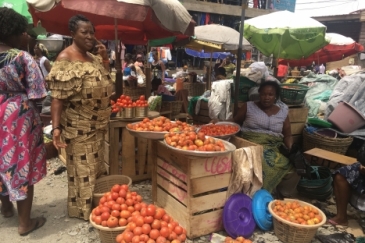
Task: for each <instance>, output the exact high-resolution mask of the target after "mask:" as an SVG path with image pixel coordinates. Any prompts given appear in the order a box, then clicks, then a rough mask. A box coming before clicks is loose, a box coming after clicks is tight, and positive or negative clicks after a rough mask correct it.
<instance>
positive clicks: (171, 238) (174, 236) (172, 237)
mask: <svg viewBox="0 0 365 243" xmlns="http://www.w3.org/2000/svg"><path fill="white" fill-rule="evenodd" d="M175 239H177V234H176V233H175V232H174V231H172V232H171V233H170V235H169V240H175Z"/></svg>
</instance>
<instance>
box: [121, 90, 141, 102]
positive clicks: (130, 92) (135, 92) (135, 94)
mask: <svg viewBox="0 0 365 243" xmlns="http://www.w3.org/2000/svg"><path fill="white" fill-rule="evenodd" d="M123 94H124V95H128V96H130V97H131V99H132V100H133V101H134V100H138V99H139V97H140V96H141V95H145V94H146V87H135V88H131V87H123Z"/></svg>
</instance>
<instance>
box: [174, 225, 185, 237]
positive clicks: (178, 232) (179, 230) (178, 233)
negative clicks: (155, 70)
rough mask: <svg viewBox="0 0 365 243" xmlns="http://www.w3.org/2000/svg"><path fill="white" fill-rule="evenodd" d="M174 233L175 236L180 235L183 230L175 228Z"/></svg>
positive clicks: (179, 227)
mask: <svg viewBox="0 0 365 243" xmlns="http://www.w3.org/2000/svg"><path fill="white" fill-rule="evenodd" d="M174 232H175V233H176V234H177V235H181V234H182V233H183V228H182V227H181V226H179V225H178V226H176V227H175V229H174Z"/></svg>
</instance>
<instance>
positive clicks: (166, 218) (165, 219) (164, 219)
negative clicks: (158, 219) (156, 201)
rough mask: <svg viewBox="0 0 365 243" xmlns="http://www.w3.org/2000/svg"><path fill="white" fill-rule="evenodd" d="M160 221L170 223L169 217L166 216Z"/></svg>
mask: <svg viewBox="0 0 365 243" xmlns="http://www.w3.org/2000/svg"><path fill="white" fill-rule="evenodd" d="M162 220H163V221H165V222H167V223H168V222H170V216H169V215H168V214H164V215H163V216H162Z"/></svg>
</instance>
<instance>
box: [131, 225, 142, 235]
mask: <svg viewBox="0 0 365 243" xmlns="http://www.w3.org/2000/svg"><path fill="white" fill-rule="evenodd" d="M133 234H134V235H141V234H142V227H140V226H137V227H136V228H134V230H133Z"/></svg>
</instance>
